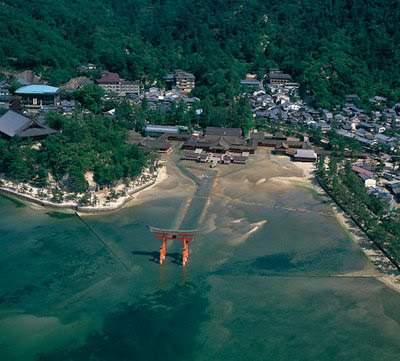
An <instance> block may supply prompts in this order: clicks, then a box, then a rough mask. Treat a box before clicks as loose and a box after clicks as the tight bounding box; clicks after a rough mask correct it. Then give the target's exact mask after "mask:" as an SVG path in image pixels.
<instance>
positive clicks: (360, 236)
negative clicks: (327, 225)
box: [275, 164, 400, 293]
mask: <svg viewBox="0 0 400 361" xmlns="http://www.w3.org/2000/svg"><path fill="white" fill-rule="evenodd" d="M296 165H297V164H296ZM313 166H314V165H313ZM299 168H301V169H302V170H303V174H304V176H303V177H286V178H285V177H282V178H281V179H279V178H280V177H276V178H275V179H276V180H279V181H280V180H281V181H284V182H288V183H292V184H296V183H297V184H298V183H299V182H301V183H304V185H306V184H307V185H309V186H310V187H312V188H313V189H314V190H315V191H316V192H317V193H318V194H319V195H323V196H325V197H327V198H328V199H329V204H330V206H331V209H332V210H333V213H334V215H335V217H336V219H337V220H338V222H339V223H340V225H341V226H342V227H343V228H344V229H345V230H346V232H347V233H348V235H349V236H350V238H351V239H352V241H353V242H355V243H356V244H357V245H358V246H359V247H360V249H361V251H362V252H363V253H364V255H365V256H366V257H367V258H368V260H369V261H370V262H371V263H372V265H373V266H374V269H375V270H376V271H377V275H375V276H373V277H374V278H375V279H377V280H379V281H381V282H382V283H384V284H385V285H386V286H388V287H390V288H391V289H393V290H394V291H397V292H399V293H400V274H399V272H398V270H397V268H396V267H395V266H394V265H393V263H392V262H391V261H390V260H389V259H388V258H387V257H386V255H385V254H384V253H383V252H382V251H381V250H380V249H379V248H378V247H376V246H375V244H374V243H373V242H372V241H371V240H370V239H369V238H368V236H367V235H366V234H365V233H364V231H363V230H362V229H361V228H360V227H358V225H357V224H356V223H355V222H354V221H353V220H352V219H351V217H350V216H348V215H347V214H346V213H345V212H344V211H343V210H342V209H340V207H339V206H338V205H337V204H336V202H335V201H334V200H333V199H332V198H331V197H330V196H329V194H327V193H326V192H325V190H324V189H323V188H322V187H321V185H320V184H319V183H318V181H317V179H316V177H315V175H314V169H313V168H314V167H310V166H307V165H306V164H303V166H300V167H299ZM360 272H362V271H360Z"/></svg>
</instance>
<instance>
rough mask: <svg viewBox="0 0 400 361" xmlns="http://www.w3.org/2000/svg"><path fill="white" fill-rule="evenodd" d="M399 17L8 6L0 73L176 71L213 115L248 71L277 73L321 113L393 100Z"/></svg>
mask: <svg viewBox="0 0 400 361" xmlns="http://www.w3.org/2000/svg"><path fill="white" fill-rule="evenodd" d="M399 18H400V5H399V2H398V1H396V0H387V1H374V0H354V1H351V2H349V1H347V0H335V1H326V0H301V1H298V0H287V1H284V2H282V1H278V0H263V1H261V0H253V1H246V2H243V1H242V0H232V1H194V0H166V1H153V0H125V1H113V2H110V1H106V0H94V1H93V0H91V1H89V0H74V1H70V0H68V1H67V0H60V1H50V0H36V1H25V0H5V1H3V2H2V4H1V6H0V66H2V67H8V68H17V69H26V68H29V69H34V70H35V71H37V72H38V73H41V74H44V75H46V76H47V77H48V78H49V79H50V81H51V82H52V83H53V84H59V83H62V82H65V81H67V80H68V79H69V78H70V77H71V76H73V75H74V74H75V73H76V67H77V66H78V65H80V64H83V63H87V62H93V63H95V64H98V65H99V66H102V67H103V68H104V69H108V70H110V71H115V72H119V73H120V74H121V75H122V76H123V77H127V78H132V79H144V80H145V79H147V80H150V81H152V80H157V79H161V77H162V76H163V75H165V74H166V72H167V71H170V70H172V69H175V68H182V69H185V70H188V71H191V72H193V73H194V74H195V75H196V79H197V84H198V86H197V87H196V89H195V92H194V93H195V95H196V96H199V97H200V98H201V99H204V100H208V101H209V102H210V103H211V104H213V105H216V106H219V107H228V106H230V105H232V104H233V103H234V99H235V96H236V95H237V94H238V91H239V79H240V77H242V76H244V75H245V73H246V72H252V73H257V74H258V75H259V76H262V75H263V74H264V73H265V72H266V70H267V69H268V68H269V67H271V66H280V67H281V68H282V69H284V70H286V71H288V72H290V73H291V74H292V75H293V76H294V78H295V80H298V81H300V82H302V83H303V84H305V85H306V86H307V87H308V88H309V89H311V91H312V92H313V93H314V94H315V96H316V103H317V105H319V106H322V107H330V106H332V105H334V104H336V103H340V102H343V96H344V95H345V94H348V93H353V92H356V93H357V94H358V95H360V96H361V98H362V99H363V100H365V99H368V98H369V97H370V96H372V95H375V94H380V95H384V96H388V97H389V99H390V100H392V101H393V100H395V101H397V100H398V97H399V96H400V87H399V82H400V80H399V79H400V70H399V67H396V66H395V64H398V63H399V60H400V49H399V47H398V46H397V44H398V43H399V40H400V30H399V29H398V26H397V22H396V21H395V20H396V19H399ZM221 119H224V116H223V115H221Z"/></svg>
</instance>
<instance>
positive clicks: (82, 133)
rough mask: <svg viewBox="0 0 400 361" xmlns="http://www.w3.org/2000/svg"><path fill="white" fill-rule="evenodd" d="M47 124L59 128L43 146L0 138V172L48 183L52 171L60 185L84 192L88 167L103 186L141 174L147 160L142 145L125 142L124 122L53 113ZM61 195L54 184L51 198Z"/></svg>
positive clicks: (125, 128) (23, 180)
mask: <svg viewBox="0 0 400 361" xmlns="http://www.w3.org/2000/svg"><path fill="white" fill-rule="evenodd" d="M47 122H48V123H49V125H50V126H54V127H55V128H56V129H60V130H61V131H60V132H59V133H57V134H53V135H50V136H48V137H47V138H46V139H44V140H43V141H41V143H40V145H39V144H36V145H35V144H34V142H33V141H31V140H28V141H27V140H26V139H24V140H23V139H15V138H13V139H11V140H9V141H7V140H4V139H0V172H2V173H3V172H4V173H5V174H6V177H7V178H9V179H11V180H14V181H16V182H30V183H32V184H34V185H37V186H40V187H44V186H46V185H47V183H48V173H50V174H51V175H52V176H53V177H54V179H55V181H56V182H57V185H58V186H59V187H61V188H62V189H66V190H68V191H70V192H76V193H82V192H85V191H86V190H87V189H88V183H87V180H86V178H85V173H86V172H88V171H93V172H94V180H95V181H96V182H97V183H98V184H99V185H100V186H109V185H112V184H113V183H114V182H116V181H118V180H121V179H124V178H132V177H135V176H137V175H139V174H140V173H141V171H142V169H143V167H145V166H146V165H147V164H148V158H147V156H146V155H145V154H144V153H143V151H142V150H141V149H140V148H138V147H137V146H136V145H131V144H127V142H126V141H127V138H128V131H129V128H128V127H127V126H126V124H125V123H124V122H122V121H118V120H116V121H111V120H110V119H107V118H104V117H102V116H93V115H91V116H87V117H86V118H78V117H73V118H68V117H64V116H60V115H57V114H52V113H50V114H49V115H48V117H47ZM60 197H62V192H61V189H58V188H53V199H54V200H55V201H60Z"/></svg>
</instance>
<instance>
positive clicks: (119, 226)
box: [0, 187, 400, 361]
mask: <svg viewBox="0 0 400 361" xmlns="http://www.w3.org/2000/svg"><path fill="white" fill-rule="evenodd" d="M184 202H185V199H184V198H183V197H180V196H179V195H177V196H176V197H164V198H160V199H158V200H153V201H148V202H145V203H142V204H140V205H137V206H134V207H131V208H125V209H122V210H121V211H119V212H117V213H113V214H108V215H102V216H96V217H84V218H83V219H84V222H82V221H81V220H80V219H79V218H78V217H77V216H76V215H73V214H71V215H64V214H59V213H54V212H49V211H43V210H41V211H38V210H35V209H32V208H30V207H28V206H23V205H22V204H20V203H18V202H14V201H11V200H9V199H7V198H0V232H1V233H0V251H1V252H0V271H1V272H0V360H2V361H8V360H16V361H19V360H24V361H26V360H57V361H62V360H105V361H109V360H110V361H111V360H112V361H115V360H118V361H123V360H140V361H146V360H149V361H150V360H151V361H152V360H163V361H168V360H174V361H176V360H185V361H187V360H199V361H200V360H201V361H203V360H204V361H205V360H215V361H217V360H224V361H228V360H232V361H241V360H252V361H254V360H268V361H269V360H271V361H275V360H282V361H287V360H296V361H299V360H307V361H312V360H315V361H323V360H377V361H384V360H396V359H398V357H399V355H400V307H399V305H400V294H399V293H396V292H395V291H393V290H391V289H390V288H388V287H387V286H385V285H384V284H383V283H381V282H379V281H378V280H377V279H376V278H375V275H376V272H375V271H374V269H373V267H372V266H371V264H370V263H369V261H368V259H367V258H366V257H365V256H364V254H363V253H362V252H361V250H360V249H359V248H358V246H357V245H356V244H355V243H354V242H353V241H352V240H351V239H350V237H349V235H348V234H347V233H346V231H345V230H344V229H343V228H342V227H341V226H340V224H339V223H338V221H337V220H336V218H335V217H334V216H333V214H332V212H331V210H330V208H329V207H328V206H327V205H326V204H324V203H323V201H322V200H321V199H320V198H318V196H316V195H315V194H314V193H313V192H312V191H310V190H308V189H305V188H299V187H292V188H288V189H286V190H285V191H281V192H278V193H273V192H270V193H269V194H268V195H267V196H265V198H263V197H262V196H260V195H255V194H254V193H252V192H247V193H243V192H240V191H238V190H237V189H234V188H231V189H229V188H228V187H226V188H224V189H223V192H222V193H220V195H219V196H215V197H211V199H210V201H209V202H208V208H207V210H206V213H205V215H203V218H202V219H201V220H200V219H199V218H196V212H194V211H193V209H194V210H195V209H197V208H201V207H204V204H203V205H202V206H201V207H200V206H198V207H197V204H196V203H194V204H193V205H192V206H191V207H189V209H192V211H190V212H189V213H190V214H191V216H188V217H189V218H185V219H184V222H183V223H184V224H185V226H187V227H188V226H190V225H191V224H193V226H194V225H196V226H198V227H199V231H200V232H199V235H198V237H197V238H196V239H195V241H194V242H193V243H192V244H191V245H190V256H189V263H188V265H187V266H186V267H185V268H183V267H182V265H181V264H180V254H181V247H182V245H181V244H180V243H179V242H175V243H173V242H171V243H170V244H169V246H168V251H167V258H166V262H165V264H163V265H162V266H160V265H159V264H158V250H159V247H160V243H159V241H156V240H155V239H153V237H152V235H151V234H150V233H149V231H148V226H149V225H152V226H156V227H166V228H168V227H172V225H174V223H175V220H176V217H177V214H178V213H179V210H180V208H181V206H182V204H183V203H184ZM199 204H200V203H199ZM201 204H202V203H201ZM200 211H201V209H199V213H200ZM191 217H192V218H193V221H192V222H191V219H192V218H191ZM199 220H200V223H199V224H196V223H197V222H198V221H199ZM353 275H356V276H353Z"/></svg>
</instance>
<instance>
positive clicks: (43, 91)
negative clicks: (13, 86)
mask: <svg viewBox="0 0 400 361" xmlns="http://www.w3.org/2000/svg"><path fill="white" fill-rule="evenodd" d="M59 94H60V88H57V87H54V86H50V85H27V86H23V87H21V88H19V89H17V90H16V91H15V95H16V96H18V97H20V98H21V103H22V106H23V107H24V108H25V109H26V110H28V111H39V110H41V109H45V108H46V109H49V108H50V109H51V108H52V107H56V106H57V105H58V104H59V102H60V97H59Z"/></svg>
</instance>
